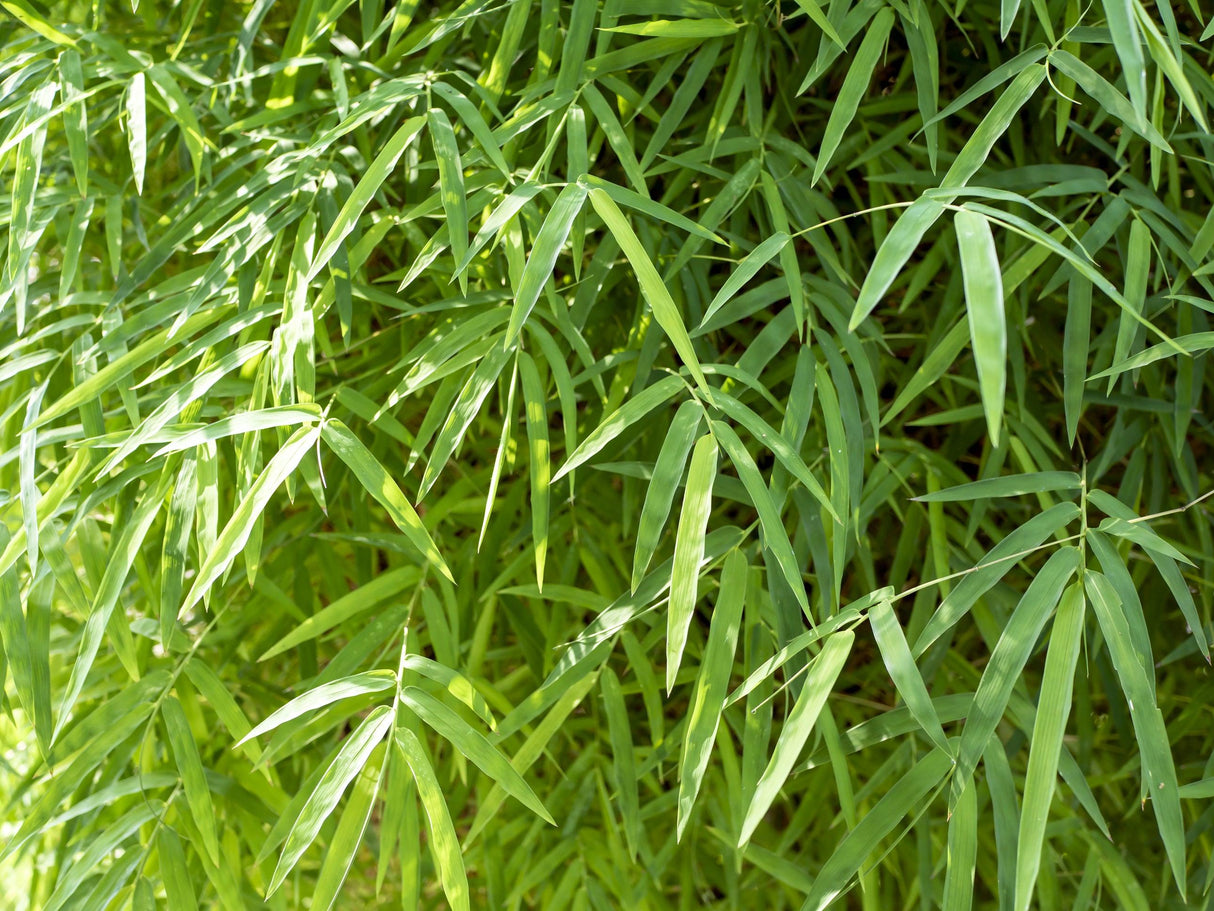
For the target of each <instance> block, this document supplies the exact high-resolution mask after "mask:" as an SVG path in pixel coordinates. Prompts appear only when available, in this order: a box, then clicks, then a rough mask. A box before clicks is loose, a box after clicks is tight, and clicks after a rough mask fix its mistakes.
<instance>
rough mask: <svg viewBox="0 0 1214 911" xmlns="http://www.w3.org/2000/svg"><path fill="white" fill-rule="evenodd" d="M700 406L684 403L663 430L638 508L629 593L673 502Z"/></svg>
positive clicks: (654, 546)
mask: <svg viewBox="0 0 1214 911" xmlns="http://www.w3.org/2000/svg"><path fill="white" fill-rule="evenodd" d="M701 414H702V406H701V405H700V403H699V402H696V401H686V402H684V403H683V404H682V405H680V406H679V410H678V411H677V412H675V416H674V420H673V421H671V422H670V426H669V427H668V428H667V433H666V437H665V439H664V440H663V441H662V448H661V450H660V451H659V452H658V458H657V461H656V462H654V465H653V475H652V477H651V478H650V480H649V486H648V487H646V488H645V502H644V504H643V505H642V506H641V517H640V519H639V520H638V521H637V530H636V547H635V548H634V551H633V560H632V593H633V594H636V590H637V586H638V585H640V584H641V579H642V578H644V576H645V570H647V569H648V568H649V563H650V561H651V560H652V559H653V554H654V551H656V550H657V548H658V542H659V540H661V537H662V531H663V529H664V528H665V527H666V520H667V519H668V518H669V517H670V507H671V505H672V504H673V503H674V495H675V491H676V490H678V487H679V481H680V480H681V479H682V477H683V470H684V469H685V468H686V466H687V456H688V455H689V454H690V452H691V447H692V444H693V443H694V442H695V440H696V433H697V432H698V431H699V429H700V416H701Z"/></svg>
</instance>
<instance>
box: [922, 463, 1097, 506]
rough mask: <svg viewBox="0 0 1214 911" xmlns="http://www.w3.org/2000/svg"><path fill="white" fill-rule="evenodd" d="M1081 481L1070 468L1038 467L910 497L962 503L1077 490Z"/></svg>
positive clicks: (926, 500) (928, 500)
mask: <svg viewBox="0 0 1214 911" xmlns="http://www.w3.org/2000/svg"><path fill="white" fill-rule="evenodd" d="M1082 483H1083V482H1082V480H1081V479H1080V477H1079V475H1077V474H1076V473H1075V472H1073V471H1037V472H1033V473H1031V474H1017V475H1005V476H1004V477H999V478H984V479H982V480H981V481H971V482H970V483H968V484H958V485H957V486H956V487H947V488H945V489H944V490H937V491H934V492H932V493H926V494H923V495H922V496H919V497H913V498H912V499H913V500H914V501H915V502H916V503H964V502H968V501H970V500H982V499H987V498H990V497H1019V496H1023V495H1024V494H1030V493H1053V492H1056V491H1062V490H1079V489H1080V487H1081V486H1082Z"/></svg>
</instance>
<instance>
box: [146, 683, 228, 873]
mask: <svg viewBox="0 0 1214 911" xmlns="http://www.w3.org/2000/svg"><path fill="white" fill-rule="evenodd" d="M160 715H161V717H162V718H163V719H164V726H165V729H166V730H167V731H168V735H169V743H170V745H171V746H172V748H173V758H174V759H175V760H176V762H177V769H178V770H179V771H180V772H181V783H182V786H183V788H184V790H185V801H186V805H187V806H189V808H190V815H191V816H192V817H193V819H194V824H195V825H196V826H198V831H199V832H201V833H202V844H203V847H204V848H206V851H207V854H208V855H209V856H210V858H211V861H212V862H213V863H219V836H218V834H217V833H216V830H215V807H214V804H213V802H212V801H211V788H210V785H208V784H207V779H206V773H205V771H204V770H203V767H202V757H201V756H200V755H199V753H198V744H197V742H196V741H195V740H194V734H193V732H192V731H191V730H190V722H189V721H188V720H187V719H186V716H185V711H184V710H183V709H182V708H181V703H180V702H178V701H177V699H176V698H175V697H173V696H168V697H166V698H165V700H164V702H163V703H161V706H160Z"/></svg>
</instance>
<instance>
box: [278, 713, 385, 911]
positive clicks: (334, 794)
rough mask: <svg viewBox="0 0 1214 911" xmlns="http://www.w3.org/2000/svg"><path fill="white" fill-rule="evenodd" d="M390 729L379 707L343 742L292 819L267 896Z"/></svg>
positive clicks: (306, 845)
mask: <svg viewBox="0 0 1214 911" xmlns="http://www.w3.org/2000/svg"><path fill="white" fill-rule="evenodd" d="M391 726H392V710H391V709H390V708H389V707H388V706H384V705H381V706H379V707H378V708H376V709H374V710H373V711H372V712H371V714H369V715H368V716H367V717H366V718H364V719H363V720H362V721H361V722H360V723H359V725H358V727H357V728H356V729H355V730H354V733H353V734H351V735H350V736H349V737H348V738H346V740H345V742H344V743H343V744H342V746H341V749H340V750H338V752H337V755H336V756H334V757H333V761H332V762H331V763H329V766H328V767H327V768H326V769H325V771H324V774H323V775H321V777H320V780H319V781H318V782H317V784H316V787H315V788H314V789H313V790H312V791H311V792H310V793H309V795H308V798H307V800H306V801H305V802H304V805H303V807H302V808H301V809H300V811H299V815H298V816H297V817H296V818H295V822H294V823H293V824H292V826H291V831H290V833H289V834H288V835H287V840H286V842H285V843H284V844H283V847H282V853H281V854H280V855H279V857H278V864H277V865H276V866H275V867H274V873H273V875H272V876H271V877H270V884H269V886H268V887H267V888H266V895H267V896H270V895H273V894H274V893H275V892H277V891H278V888H279V886H281V885H282V882H283V880H284V879H286V877H287V874H288V873H290V872H291V870H292V869H294V867H295V865H296V864H297V863H298V862H299V859H300V858H301V857H302V856H303V853H304V851H306V850H307V849H308V845H310V844H312V842H313V841H314V840H315V839H316V836H317V834H318V833H319V832H320V827H321V825H322V824H323V823H324V821H325V820H326V819H328V817H329V815H330V814H331V813H332V812H333V809H334V808H335V807H336V806H337V802H338V801H339V800H341V795H342V794H343V793H344V792H345V790H346V787H347V786H348V785H349V784H350V782H351V781H353V780H354V777H355V776H356V775H358V774H359V773H360V772H361V771H362V770H363V768H364V766H365V765H366V764H367V760H368V758H369V757H370V755H371V751H372V750H374V749H375V747H376V745H378V744H379V742H380V741H381V740H383V738H384V735H385V734H386V733H387V732H388V729H389V728H391Z"/></svg>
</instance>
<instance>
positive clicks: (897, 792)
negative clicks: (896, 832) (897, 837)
mask: <svg viewBox="0 0 1214 911" xmlns="http://www.w3.org/2000/svg"><path fill="white" fill-rule="evenodd" d="M952 764H953V759H952V757H951V756H950V755H949V754H948V753H944V752H941V751H940V750H932V752H930V753H928V754H927V755H926V756H924V757H923V758H922V759H920V760H919V761H918V762H917V763H916V764H915V766H914V767H913V768H912V769H911V770H910V771H909V772H907V773H906V774H905V775H903V776H902V777H901V778H900V779H898V781H897V782H896V783H895V784H894V786H893V787H892V788H890V789H889V791H888V792H886V793H885V795H884V796H882V798H881V799H880V800H878V801H877V803H876V804H875V805H874V806H873V808H872V809H871V810H869V811H868V813H866V814H865V816H864V818H863V819H861V820H860V823H859V824H858V825H857V826H856V827H855V828H854V829H852V830H851V831H850V832H848V833H847V835H846V837H844V839H843V841H841V842H840V843H839V846H838V847H837V848H835V850H834V852H833V853H832V854H831V855H830V859H829V860H827V861H826V863H825V864H823V865H822V867H821V869H820V870H819V871H818V875H817V876H816V877H815V878H814V886H813V891H812V892H810V893H809V895H808V896H806V898H805V902H804V904H802V905H801V911H825V909H826V908H827V907H828V906H829V905H830V904H831V903H832V902H834V900H835V899H836V898H837V897H838V896H839V895H841V894H842V893H843V891H844V890H845V889H847V888H848V884H849V883H850V881H851V878H852V877H853V876H855V875H856V873H857V872H859V870H860V866H861V865H862V864H863V863H864V861H865V860H867V859H868V857H869V856H870V855H871V854H872V852H873V851H874V850H875V849H876V847H877V845H878V844H879V843H880V842H881V841H882V839H884V838H885V836H886V835H888V834H889V833H890V832H891V831H893V829H894V828H895V827H896V826H897V825H898V824H899V823H900V822H902V820H903V819H904V818H905V817H906V816H907V814H908V813H910V812H911V810H913V809H914V807H915V806H916V805H917V804H918V803H919V801H920V800H922V799H923V797H924V795H926V794H927V792H928V791H930V790H931V789H932V788H934V787H936V786H937V785H938V784H939V783H940V782H941V780H943V778H944V776H945V775H947V774H948V772H949V770H950V769H951V768H952Z"/></svg>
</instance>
